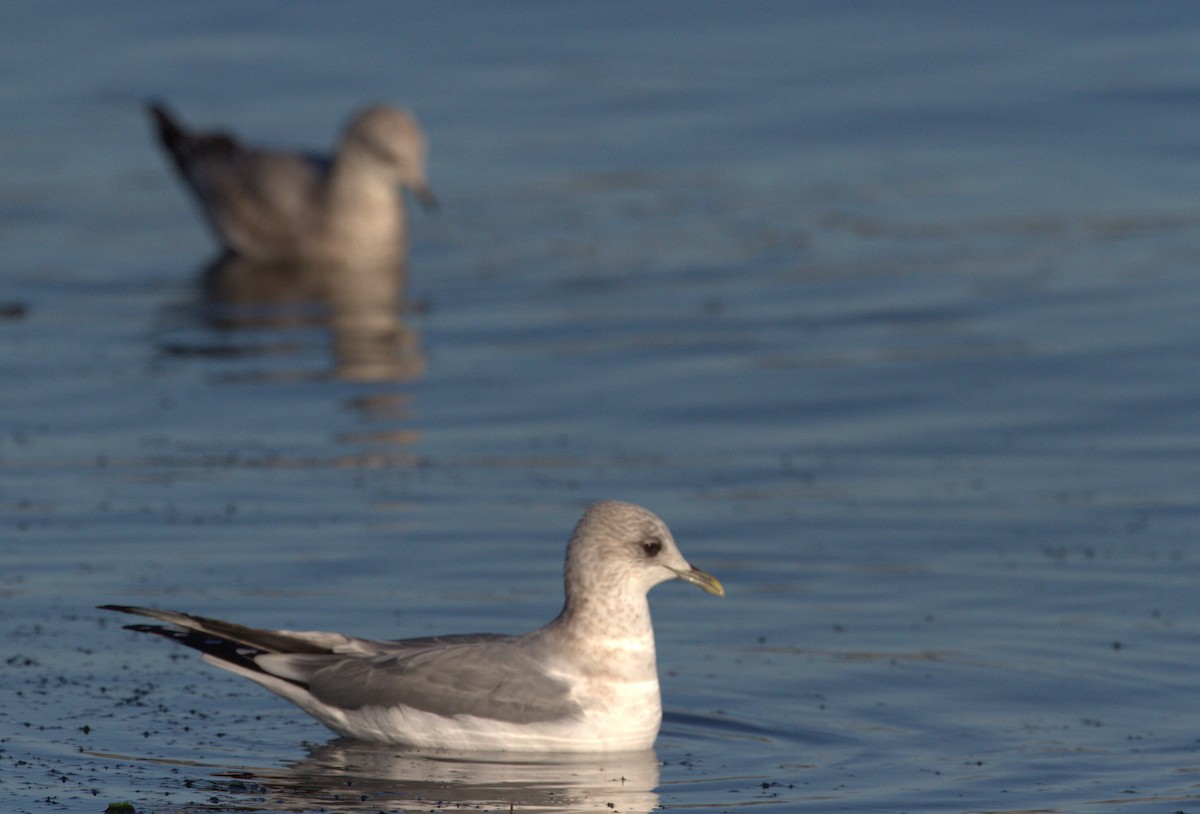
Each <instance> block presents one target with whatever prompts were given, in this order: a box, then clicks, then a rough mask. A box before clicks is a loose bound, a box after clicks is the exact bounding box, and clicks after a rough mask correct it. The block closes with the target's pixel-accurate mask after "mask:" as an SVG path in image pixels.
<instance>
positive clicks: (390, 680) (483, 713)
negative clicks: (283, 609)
mask: <svg viewBox="0 0 1200 814" xmlns="http://www.w3.org/2000/svg"><path fill="white" fill-rule="evenodd" d="M391 644H393V645H394V646H397V647H398V648H399V649H398V650H396V651H395V652H392V653H388V654H385V655H381V656H376V657H373V658H345V657H343V658H340V659H337V660H333V659H330V658H329V657H320V656H316V657H313V656H308V657H306V656H297V657H294V658H298V659H304V660H308V661H310V662H311V663H313V666H317V664H316V662H317V660H318V659H325V660H326V661H327V663H326V665H325V666H319V667H318V669H316V670H314V671H313V672H311V673H310V674H309V675H308V677H307V681H306V683H307V685H308V689H309V691H310V692H311V693H312V694H313V696H314V697H315V698H317V699H318V700H320V701H323V702H325V703H327V704H331V705H334V706H337V707H341V708H343V709H359V708H361V707H365V706H393V705H401V704H402V705H405V706H409V707H413V708H415V709H419V710H423V711H425V712H431V713H434V714H436V715H444V716H453V715H474V716H478V717H480V718H490V719H494V720H500V721H509V722H512V723H533V722H537V721H553V720H560V719H563V718H568V717H571V716H574V715H577V714H578V713H579V712H580V708H579V705H578V704H576V703H575V702H574V701H572V700H571V699H570V697H569V691H570V688H569V687H568V685H567V684H566V682H564V681H562V680H560V679H558V678H555V677H554V676H552V675H549V674H548V673H547V672H546V671H545V668H544V666H543V665H542V664H541V663H540V662H539V661H538V660H536V659H534V658H532V657H531V656H530V654H529V653H528V652H527V649H526V648H525V647H523V646H522V640H521V639H520V638H519V637H514V636H488V635H480V636H451V637H444V638H442V639H426V640H411V641H402V642H395V643H391ZM274 658H280V657H274Z"/></svg>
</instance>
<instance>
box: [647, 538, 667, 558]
mask: <svg viewBox="0 0 1200 814" xmlns="http://www.w3.org/2000/svg"><path fill="white" fill-rule="evenodd" d="M662 545H663V544H662V540H661V539H659V538H658V537H649V538H647V539H645V540H643V541H642V551H645V552H646V556H647V557H657V556H658V552H660V551H662Z"/></svg>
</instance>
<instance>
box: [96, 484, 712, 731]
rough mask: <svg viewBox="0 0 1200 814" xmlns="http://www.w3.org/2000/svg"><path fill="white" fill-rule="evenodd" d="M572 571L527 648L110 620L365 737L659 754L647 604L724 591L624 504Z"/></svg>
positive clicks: (579, 538) (177, 620)
mask: <svg viewBox="0 0 1200 814" xmlns="http://www.w3.org/2000/svg"><path fill="white" fill-rule="evenodd" d="M564 571H565V575H564V583H565V593H566V597H565V601H564V603H563V608H562V611H561V612H560V613H559V615H558V616H557V617H555V618H554V619H553V620H552V621H551V622H550V623H548V624H546V625H545V626H543V627H541V628H539V629H537V630H535V631H533V632H532V633H527V634H524V635H518V636H509V635H500V634H468V635H455V636H442V637H433V638H421V639H405V640H399V641H377V640H369V639H360V638H355V637H352V636H346V635H343V634H340V633H320V632H292V631H281V630H261V629H256V628H249V627H243V626H241V625H236V624H232V623H229V622H222V621H219V620H215V619H208V618H205V617H201V616H193V615H190V614H183V613H178V612H176V611H166V610H156V609H149V608H138V607H130V606H124V605H106V606H103V607H105V608H106V609H109V610H117V611H123V612H126V613H133V614H138V615H142V616H148V617H150V618H153V619H157V620H159V621H161V622H166V623H168V624H169V625H171V626H172V627H161V626H156V625H131V626H130V627H131V629H133V630H138V631H142V632H148V633H155V634H158V635H162V636H166V637H168V638H172V639H175V640H176V641H178V642H180V643H181V644H184V645H187V646H189V647H193V648H196V649H198V650H200V651H202V652H203V653H204V659H205V661H208V662H209V663H210V664H213V665H215V666H217V667H221V668H223V669H226V670H230V671H232V672H234V673H237V674H239V675H242V676H245V677H246V678H249V679H250V680H252V681H255V682H257V683H259V684H261V685H262V686H263V687H266V688H267V689H268V690H270V691H271V692H274V693H276V694H277V695H280V696H282V697H284V698H286V699H288V700H289V701H291V702H293V703H294V704H296V705H297V706H299V707H300V708H301V709H303V710H304V711H306V712H308V713H309V714H310V715H312V716H313V717H314V718H316V719H317V720H319V721H320V722H321V723H323V724H325V725H326V726H328V727H329V728H330V729H332V730H333V731H335V732H337V733H339V734H341V735H346V736H349V737H352V738H358V739H361V740H367V741H374V742H382V743H395V744H406V745H410V746H416V747H422V748H434V749H466V750H511V751H533V752H538V751H540V752H548V751H556V752H597V751H625V750H637V749H646V748H649V747H650V746H651V745H653V743H654V739H655V738H656V737H657V735H658V729H659V725H660V723H661V721H662V703H661V699H660V694H659V684H658V669H657V665H656V659H655V649H654V631H653V628H652V627H651V621H650V606H649V602H648V601H647V592H648V591H649V590H650V589H651V588H653V587H654V586H655V585H657V584H659V583H660V582H664V581H667V580H670V579H683V580H684V581H687V582H690V583H692V584H694V585H696V586H698V587H700V588H702V589H704V590H705V591H708V592H709V593H712V594H716V595H718V596H723V595H724V589H723V588H722V586H721V583H720V582H718V581H717V579H716V578H715V577H712V576H711V575H709V574H707V573H705V572H703V571H700V570H698V569H695V568H693V567H692V566H691V565H690V564H688V562H687V560H685V559H684V558H683V555H682V554H680V553H679V549H678V548H677V547H676V545H675V541H674V539H673V538H672V536H671V532H670V531H669V530H668V529H667V526H666V524H664V523H663V521H662V520H660V519H659V518H658V517H657V516H655V515H654V514H652V513H651V512H649V511H647V510H646V509H643V508H641V507H639V506H635V505H633V504H630V503H621V502H618V501H607V502H603V503H597V504H595V505H593V506H591V507H590V508H589V509H588V510H587V511H586V512H585V513H584V515H583V518H582V519H581V520H580V521H579V524H578V525H577V526H576V528H575V531H574V533H573V534H572V535H571V540H570V542H569V544H568V546H567V556H566V566H565V569H564Z"/></svg>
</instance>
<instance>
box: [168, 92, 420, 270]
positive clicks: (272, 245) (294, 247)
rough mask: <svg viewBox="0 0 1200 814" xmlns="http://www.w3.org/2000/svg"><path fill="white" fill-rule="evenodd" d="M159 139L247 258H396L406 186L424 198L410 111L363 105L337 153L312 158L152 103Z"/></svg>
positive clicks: (222, 235) (402, 247)
mask: <svg viewBox="0 0 1200 814" xmlns="http://www.w3.org/2000/svg"><path fill="white" fill-rule="evenodd" d="M147 107H148V110H149V113H150V116H151V118H152V119H153V120H154V124H155V127H156V130H157V133H158V138H159V141H161V142H162V145H163V147H164V148H165V150H166V151H167V154H168V155H169V156H170V158H171V161H172V163H173V164H174V166H175V169H176V170H177V171H178V173H179V175H180V177H181V178H182V179H183V181H184V183H185V184H187V186H188V187H189V188H190V189H191V191H192V192H193V193H194V194H195V196H196V199H197V201H198V202H199V204H200V208H201V209H202V210H203V213H204V216H205V218H206V219H207V220H208V223H209V225H210V226H211V227H212V230H213V232H214V233H215V234H216V237H217V239H218V240H219V241H220V242H221V244H222V245H223V246H224V247H225V249H226V250H227V251H228V252H231V253H233V254H236V255H238V256H241V257H243V258H245V259H246V260H249V261H251V262H254V263H301V262H306V263H311V262H316V263H322V262H331V261H334V262H342V263H352V264H358V263H369V264H379V263H383V262H386V261H394V262H395V263H397V264H403V262H404V256H405V252H406V249H407V234H406V226H405V217H404V202H403V200H402V199H401V196H400V195H399V194H398V189H397V187H407V188H408V189H410V190H411V191H412V192H413V194H414V195H415V196H416V197H417V199H418V200H419V201H420V202H421V203H422V204H423V205H424V206H425V207H426V208H433V207H435V206H436V205H437V199H436V198H435V197H434V195H433V192H432V191H431V190H430V188H429V184H428V182H427V181H426V178H425V151H426V146H425V135H424V133H423V132H422V131H421V127H420V125H419V124H418V123H417V121H416V119H415V118H413V116H412V115H411V114H409V113H408V112H406V111H404V110H400V109H398V108H395V107H390V106H387V105H375V106H372V107H368V108H366V109H364V110H363V111H361V112H360V113H358V114H357V115H356V116H354V117H353V118H352V119H351V120H350V122H349V123H348V124H347V125H346V129H345V131H344V132H343V134H342V138H341V143H340V144H339V145H338V149H337V153H336V154H335V155H333V156H332V157H329V158H326V157H320V156H314V155H309V154H305V153H298V152H285V151H279V150H266V149H260V148H257V147H251V146H247V145H243V144H242V143H241V142H239V141H238V140H237V139H236V138H234V137H233V136H231V135H229V134H228V133H222V132H211V133H194V132H189V131H188V130H187V129H185V128H184V126H183V125H181V124H180V123H179V121H178V120H177V119H176V118H175V117H174V116H172V115H171V113H170V112H169V111H168V110H167V108H166V107H165V106H164V105H162V104H161V103H158V102H151V103H149V104H148V105H147Z"/></svg>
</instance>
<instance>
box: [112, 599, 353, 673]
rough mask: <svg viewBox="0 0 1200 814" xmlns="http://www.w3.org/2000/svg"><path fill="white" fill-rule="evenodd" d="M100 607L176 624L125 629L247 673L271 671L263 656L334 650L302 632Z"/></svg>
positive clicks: (172, 613)
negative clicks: (263, 663) (159, 638)
mask: <svg viewBox="0 0 1200 814" xmlns="http://www.w3.org/2000/svg"><path fill="white" fill-rule="evenodd" d="M100 609H101V610H111V611H118V612H120V613H130V614H134V615H136V616H147V617H149V618H151V619H157V620H158V621H160V622H166V623H167V624H169V625H172V626H173V627H162V626H160V625H146V624H138V625H126V626H125V628H126V629H127V630H136V631H137V632H139V633H153V634H154V635H156V636H162V637H164V638H167V639H170V640H172V641H175V642H178V643H179V644H182V645H183V646H185V647H190V648H192V649H193V650H199V651H200V652H201V653H203V654H204V655H205V656H206V657H207V658H208V659H209V660H210V661H215V662H221V664H220V665H219V666H225V665H230V666H233V667H238V668H241V669H240V670H235V672H242V674H243V675H245V674H247V673H266V672H267V671H265V670H263V668H262V667H261V666H260V665H259V664H258V662H257V657H259V656H263V655H268V654H284V655H295V654H299V653H304V654H312V655H330V654H332V653H333V648H332V647H330V646H325V645H324V644H320V643H317V642H314V641H313V640H312V639H311V638H308V637H305V636H302V635H295V634H290V633H286V632H284V631H277V630H263V629H260V628H253V627H246V626H244V625H237V624H234V623H232V622H225V621H222V620H220V619H210V618H208V617H205V616H194V615H192V614H190V613H179V612H178V611H170V610H158V609H157V608H139V607H135V606H132V605H101V606H100ZM227 669H228V668H227ZM268 675H269V674H268ZM277 677H278V676H276V678H277ZM297 683H299V682H297Z"/></svg>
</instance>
